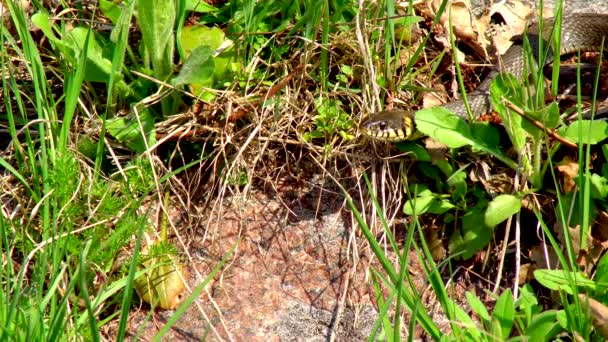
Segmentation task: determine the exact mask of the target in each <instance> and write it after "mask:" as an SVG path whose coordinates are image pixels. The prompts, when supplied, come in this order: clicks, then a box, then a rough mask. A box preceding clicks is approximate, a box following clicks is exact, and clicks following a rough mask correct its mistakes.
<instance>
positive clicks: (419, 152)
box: [395, 141, 431, 162]
mask: <svg viewBox="0 0 608 342" xmlns="http://www.w3.org/2000/svg"><path fill="white" fill-rule="evenodd" d="M395 147H397V149H398V150H399V151H400V152H401V153H405V154H406V155H413V156H414V159H416V160H417V161H427V162H430V161H431V155H430V154H429V151H427V149H426V148H424V147H422V146H421V145H420V144H418V143H417V142H415V141H402V142H399V143H396V144H395Z"/></svg>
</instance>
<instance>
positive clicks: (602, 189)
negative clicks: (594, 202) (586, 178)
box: [591, 173, 608, 200]
mask: <svg viewBox="0 0 608 342" xmlns="http://www.w3.org/2000/svg"><path fill="white" fill-rule="evenodd" d="M591 197H592V198H595V199H599V200H605V199H606V198H608V180H607V179H606V178H604V177H602V176H600V175H598V174H596V173H593V174H591Z"/></svg>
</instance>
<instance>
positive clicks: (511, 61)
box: [361, 13, 608, 142]
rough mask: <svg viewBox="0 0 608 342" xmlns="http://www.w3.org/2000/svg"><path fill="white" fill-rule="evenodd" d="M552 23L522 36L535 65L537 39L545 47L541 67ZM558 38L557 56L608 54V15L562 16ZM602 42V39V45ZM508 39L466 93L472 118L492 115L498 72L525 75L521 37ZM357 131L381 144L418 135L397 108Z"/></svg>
mask: <svg viewBox="0 0 608 342" xmlns="http://www.w3.org/2000/svg"><path fill="white" fill-rule="evenodd" d="M555 21H556V19H555V18H549V19H545V20H543V22H542V25H539V23H538V22H536V23H532V24H530V25H529V26H528V29H527V33H525V37H527V39H528V41H529V43H530V44H529V45H530V50H531V52H532V55H533V56H534V59H535V61H536V63H538V61H539V60H540V58H539V57H540V56H539V55H540V53H539V51H538V46H539V43H540V40H541V39H542V41H543V46H545V47H547V50H548V51H547V52H546V58H545V59H544V65H548V64H550V63H551V62H552V61H553V56H554V55H556V54H555V53H554V51H553V50H552V49H551V45H550V44H549V42H550V41H551V34H552V31H553V27H554V26H555ZM541 26H542V30H541V28H540V27H541ZM560 39H561V40H560V48H559V54H558V56H561V55H565V54H569V53H574V52H577V51H580V52H591V51H601V49H602V46H604V47H605V48H604V50H607V51H608V48H606V46H608V14H597V13H577V14H570V15H565V16H563V18H562V22H561V35H560ZM604 39H606V42H605V43H604ZM511 40H512V41H513V45H511V47H509V49H508V50H507V51H506V52H505V53H504V54H503V55H502V56H501V57H500V58H499V59H498V63H496V64H495V65H494V67H493V68H492V71H491V72H490V73H489V74H488V76H487V77H486V78H485V79H484V80H483V81H482V82H481V83H480V84H479V86H478V87H477V88H476V89H475V90H474V91H472V92H470V93H467V96H466V98H467V100H468V102H469V106H470V110H471V114H472V118H473V119H477V118H478V117H479V116H481V115H484V114H487V113H491V112H492V110H493V107H492V103H491V101H490V91H489V90H490V85H491V84H492V82H493V80H494V79H495V78H496V77H498V76H499V75H500V74H501V73H503V72H506V73H510V74H512V75H513V76H514V77H516V79H520V80H521V79H522V78H523V77H524V76H528V75H525V70H528V69H530V68H526V67H525V63H526V57H527V56H526V52H527V50H525V49H524V41H525V38H524V35H519V36H515V37H513V38H512V39H511ZM528 54H529V52H528ZM544 65H543V66H544ZM441 107H444V108H446V109H447V110H449V111H450V112H451V113H452V114H454V115H456V116H458V117H461V118H463V119H465V120H469V118H470V117H469V115H468V113H467V108H466V105H465V103H464V101H463V100H456V101H452V102H448V103H446V104H443V105H441ZM361 129H362V131H363V134H364V135H366V136H368V137H369V138H371V139H372V140H377V141H385V142H399V141H405V140H414V139H417V138H419V137H420V136H421V134H419V133H418V132H417V131H416V125H415V112H412V111H404V110H399V109H393V110H385V111H381V112H377V113H373V114H370V115H369V116H368V117H367V118H366V119H365V120H364V121H363V122H362V123H361Z"/></svg>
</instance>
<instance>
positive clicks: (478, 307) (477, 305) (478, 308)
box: [465, 291, 490, 324]
mask: <svg viewBox="0 0 608 342" xmlns="http://www.w3.org/2000/svg"><path fill="white" fill-rule="evenodd" d="M465 296H466V298H467V301H468V302H469V306H470V307H471V310H473V312H474V313H475V314H476V315H477V316H479V318H480V319H481V320H482V321H483V322H484V324H488V323H490V313H489V312H488V309H486V305H485V304H484V303H483V302H482V301H481V299H479V298H478V297H477V296H476V295H475V294H473V293H471V292H469V291H467V292H466V293H465Z"/></svg>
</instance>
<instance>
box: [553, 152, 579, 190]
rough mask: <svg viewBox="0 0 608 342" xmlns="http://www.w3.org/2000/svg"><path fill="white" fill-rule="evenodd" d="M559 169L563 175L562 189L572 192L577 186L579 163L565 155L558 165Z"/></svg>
mask: <svg viewBox="0 0 608 342" xmlns="http://www.w3.org/2000/svg"><path fill="white" fill-rule="evenodd" d="M557 171H558V172H559V173H560V175H561V176H562V178H561V183H562V191H563V192H564V193H566V194H567V193H570V192H572V191H573V190H574V189H575V188H576V183H575V182H574V178H575V177H576V176H578V171H579V168H578V163H577V162H574V161H572V159H570V158H569V157H565V158H564V159H563V160H562V161H561V162H560V163H559V164H558V165H557Z"/></svg>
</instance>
